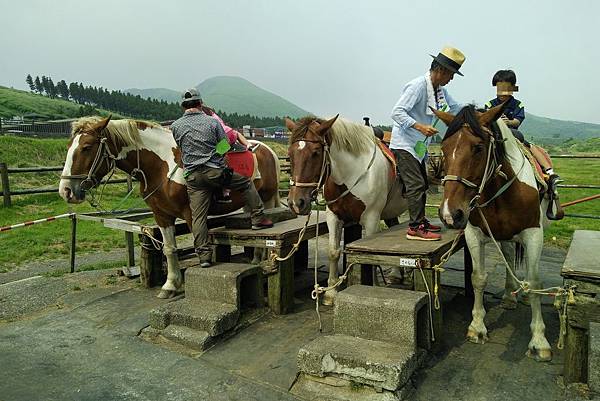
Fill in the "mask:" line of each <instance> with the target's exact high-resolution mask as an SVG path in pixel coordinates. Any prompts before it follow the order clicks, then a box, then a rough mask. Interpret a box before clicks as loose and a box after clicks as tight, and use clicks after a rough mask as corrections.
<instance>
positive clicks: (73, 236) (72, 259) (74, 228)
mask: <svg viewBox="0 0 600 401" xmlns="http://www.w3.org/2000/svg"><path fill="white" fill-rule="evenodd" d="M76 246H77V215H76V214H73V215H72V216H71V249H70V254H71V255H70V256H71V257H70V262H71V273H74V272H75V249H76Z"/></svg>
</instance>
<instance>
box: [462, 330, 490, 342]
mask: <svg viewBox="0 0 600 401" xmlns="http://www.w3.org/2000/svg"><path fill="white" fill-rule="evenodd" d="M467 340H469V341H470V342H472V343H474V344H485V343H486V341H487V340H488V336H487V334H486V333H478V332H476V331H475V330H471V329H469V330H468V331H467Z"/></svg>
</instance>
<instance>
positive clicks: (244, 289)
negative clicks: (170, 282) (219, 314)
mask: <svg viewBox="0 0 600 401" xmlns="http://www.w3.org/2000/svg"><path fill="white" fill-rule="evenodd" d="M261 277H262V276H261V275H260V274H259V267H258V266H256V265H249V264H242V263H219V264H215V265H214V266H211V267H208V268H205V269H202V268H199V267H196V268H192V269H188V270H186V272H185V297H186V299H187V300H189V302H190V303H193V302H199V303H202V302H204V301H205V300H208V301H212V302H221V303H226V304H230V305H233V306H235V307H236V308H237V309H240V308H241V307H242V306H243V305H248V306H254V307H258V306H262V293H263V289H262V288H263V286H262V280H261Z"/></svg>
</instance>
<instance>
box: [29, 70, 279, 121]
mask: <svg viewBox="0 0 600 401" xmlns="http://www.w3.org/2000/svg"><path fill="white" fill-rule="evenodd" d="M25 82H26V83H27V85H29V89H30V90H31V92H33V93H37V94H40V95H43V96H47V97H49V98H51V99H56V98H60V99H64V100H68V101H72V102H75V103H78V104H80V105H82V107H80V109H82V110H85V112H86V114H99V112H98V110H97V109H96V108H97V107H98V108H103V109H107V110H111V111H114V112H118V113H119V114H122V115H125V116H129V117H134V118H143V119H147V120H154V121H167V120H174V119H177V118H179V117H180V116H181V113H182V110H181V107H180V105H179V104H177V103H169V102H167V101H165V100H158V99H153V98H150V97H148V98H146V99H144V98H142V97H141V96H140V95H132V94H130V93H124V92H121V91H120V90H108V89H106V88H103V87H96V86H92V85H84V84H83V83H81V82H71V83H69V84H67V82H66V81H65V80H64V79H61V80H60V81H58V82H57V83H56V84H54V81H53V80H52V78H51V77H47V76H45V75H42V77H41V78H40V77H39V76H36V77H35V79H34V78H33V77H32V76H31V74H27V77H26V79H25ZM217 114H218V115H219V116H220V117H221V118H222V119H223V121H225V122H226V123H227V124H228V125H230V126H232V127H237V128H239V127H242V126H244V125H250V126H252V127H272V126H283V125H285V124H284V121H283V118H281V117H257V116H251V115H250V114H238V113H227V112H225V111H222V110H217Z"/></svg>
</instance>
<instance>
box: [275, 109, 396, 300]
mask: <svg viewBox="0 0 600 401" xmlns="http://www.w3.org/2000/svg"><path fill="white" fill-rule="evenodd" d="M286 125H287V128H288V129H289V130H290V131H291V132H292V136H291V138H290V145H289V148H288V155H289V157H290V177H291V179H290V193H289V196H288V204H289V206H290V208H291V209H292V210H293V211H294V212H296V213H298V214H302V215H306V214H308V213H310V210H311V201H312V200H314V199H315V197H316V194H317V190H318V189H319V188H320V187H321V186H323V193H324V197H325V200H326V201H327V202H328V205H327V228H328V229H329V279H328V285H330V286H331V285H334V284H335V283H336V282H337V280H338V261H339V258H340V253H341V248H340V238H341V235H342V228H343V225H344V223H358V224H360V225H362V226H363V227H364V229H365V231H366V233H367V235H370V234H373V233H375V232H377V231H379V228H380V226H379V221H380V220H381V219H389V218H393V217H397V216H399V215H400V214H402V213H403V212H404V211H405V210H406V209H407V202H406V199H405V198H403V196H402V186H401V184H400V183H399V182H398V180H396V172H395V170H394V166H393V165H392V163H390V161H389V160H387V159H386V156H385V155H384V154H383V151H382V150H381V148H380V147H379V145H378V142H379V140H378V139H377V138H376V137H375V135H374V134H373V129H372V128H371V127H369V126H365V125H362V124H356V123H353V122H350V121H347V120H344V119H342V118H338V117H337V116H336V117H334V118H332V119H330V120H327V121H325V120H322V119H318V118H315V117H304V118H302V119H301V120H299V121H298V122H293V121H291V120H289V119H286ZM335 295H336V291H335V290H330V291H327V292H326V293H325V296H324V298H323V302H324V303H325V304H331V303H332V302H333V299H334V297H335Z"/></svg>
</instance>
